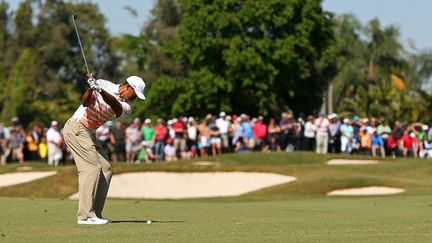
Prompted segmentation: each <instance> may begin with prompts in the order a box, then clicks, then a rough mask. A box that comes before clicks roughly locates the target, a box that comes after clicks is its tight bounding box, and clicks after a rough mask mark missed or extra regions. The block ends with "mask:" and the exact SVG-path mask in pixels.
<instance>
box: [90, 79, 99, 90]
mask: <svg viewBox="0 0 432 243" xmlns="http://www.w3.org/2000/svg"><path fill="white" fill-rule="evenodd" d="M89 84H90V88H91V89H92V90H96V91H97V92H99V93H100V92H101V91H102V88H101V87H100V86H99V84H97V83H96V81H95V80H91V81H90V80H89Z"/></svg>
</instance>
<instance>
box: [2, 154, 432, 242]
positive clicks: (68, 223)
mask: <svg viewBox="0 0 432 243" xmlns="http://www.w3.org/2000/svg"><path fill="white" fill-rule="evenodd" d="M347 158H350V159H375V158H372V157H360V156H350V157H347V156H345V157H344V156H343V155H316V154H314V153H304V152H294V153H250V154H244V155H239V154H232V155H223V156H219V157H209V158H206V161H209V162H214V163H213V164H209V165H208V166H202V165H194V162H195V161H178V162H173V163H155V164H151V165H125V164H123V163H119V164H114V165H113V167H114V174H121V173H126V172H144V171H165V172H219V171H220V172H229V171H243V172H268V173H278V174H282V175H289V176H294V177H296V178H297V179H298V180H296V181H295V182H292V183H287V184H282V185H278V186H274V187H270V188H265V189H263V190H259V191H255V192H251V193H248V194H245V195H242V196H235V197H223V198H204V199H185V200H139V199H128V200H127V199H108V200H107V203H106V207H105V210H104V215H105V216H106V217H109V218H111V219H112V220H114V223H112V224H108V225H102V226H86V225H77V224H76V211H77V201H72V200H67V199H65V198H67V197H68V196H69V195H71V194H73V193H75V192H76V189H77V174H76V168H75V166H74V165H68V166H61V167H56V168H53V167H49V166H46V165H45V164H41V163H26V164H28V165H31V166H32V167H33V170H34V171H53V170H56V171H57V174H56V175H54V176H50V177H47V178H43V179H40V180H36V181H32V182H28V183H25V184H20V185H14V186H9V187H4V188H0V208H1V209H2V214H1V216H2V217H1V219H0V242H3V241H5V242H26V243H28V242H50V243H51V242H52V243H54V242H121V243H125V242H380V243H381V242H410V243H411V242H416V243H417V242H432V160H420V159H404V158H398V159H391V158H386V159H381V158H380V159H378V160H379V163H378V164H372V165H345V166H344V165H338V166H331V165H327V164H326V162H327V161H328V160H330V159H347ZM18 169H19V168H18V166H17V165H16V164H11V165H7V166H4V167H0V174H1V173H9V172H16V171H17V170H18ZM143 186H144V185H143ZM368 186H386V187H397V188H402V189H405V190H406V191H405V192H404V193H401V194H397V195H388V196H365V197H358V196H346V197H345V196H344V197H340V196H335V197H328V196H326V193H327V192H329V191H332V190H336V189H346V188H358V187H368ZM148 190H151V188H148ZM147 220H152V221H155V222H154V223H152V224H149V225H148V224H146V222H147Z"/></svg>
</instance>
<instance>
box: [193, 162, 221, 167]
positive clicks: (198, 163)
mask: <svg viewBox="0 0 432 243" xmlns="http://www.w3.org/2000/svg"><path fill="white" fill-rule="evenodd" d="M192 164H193V165H203V166H211V165H219V163H218V162H210V161H195V162H192Z"/></svg>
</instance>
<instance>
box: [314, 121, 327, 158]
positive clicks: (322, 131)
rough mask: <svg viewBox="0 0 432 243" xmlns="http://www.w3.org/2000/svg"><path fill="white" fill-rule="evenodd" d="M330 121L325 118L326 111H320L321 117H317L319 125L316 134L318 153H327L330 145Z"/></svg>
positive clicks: (316, 123) (316, 122)
mask: <svg viewBox="0 0 432 243" xmlns="http://www.w3.org/2000/svg"><path fill="white" fill-rule="evenodd" d="M329 125H330V122H329V120H327V118H325V116H324V113H322V112H320V113H319V117H318V118H317V119H315V126H316V127H317V135H316V153H317V154H326V153H327V145H328V139H329V136H328V129H329Z"/></svg>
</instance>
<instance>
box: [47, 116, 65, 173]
mask: <svg viewBox="0 0 432 243" xmlns="http://www.w3.org/2000/svg"><path fill="white" fill-rule="evenodd" d="M47 143H48V164H49V165H54V166H58V165H59V162H60V160H61V159H62V158H63V151H62V144H63V138H62V136H61V134H60V132H59V128H58V122H57V121H52V122H51V127H50V128H49V129H48V131H47Z"/></svg>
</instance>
